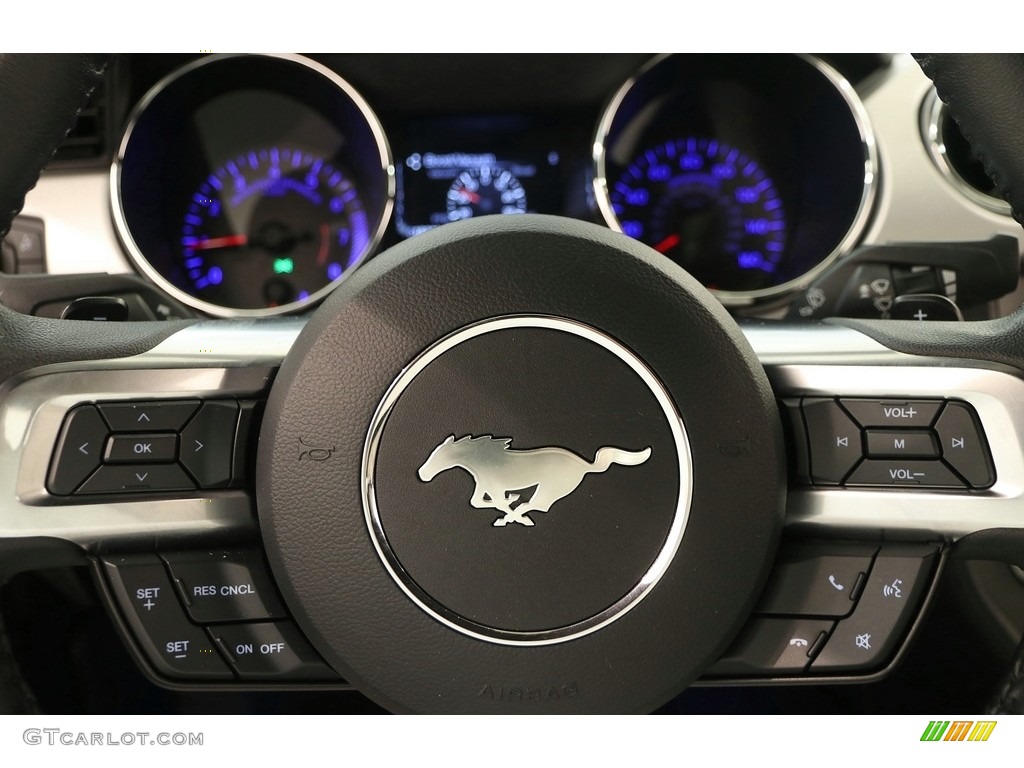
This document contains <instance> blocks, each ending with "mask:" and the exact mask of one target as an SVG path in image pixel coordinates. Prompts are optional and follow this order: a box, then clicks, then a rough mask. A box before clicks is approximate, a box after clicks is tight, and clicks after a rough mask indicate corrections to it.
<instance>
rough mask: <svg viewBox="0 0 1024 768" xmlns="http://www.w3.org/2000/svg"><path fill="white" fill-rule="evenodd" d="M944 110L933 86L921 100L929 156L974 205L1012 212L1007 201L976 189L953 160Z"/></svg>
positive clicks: (1007, 214) (998, 211)
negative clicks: (944, 120)
mask: <svg viewBox="0 0 1024 768" xmlns="http://www.w3.org/2000/svg"><path fill="white" fill-rule="evenodd" d="M945 113H946V105H945V104H944V103H943V102H942V99H940V98H939V94H938V93H936V91H935V88H931V89H930V90H929V91H928V94H927V95H926V96H925V97H924V101H923V102H922V103H921V138H922V139H923V140H924V143H925V146H926V147H927V148H928V156H929V157H931V159H932V163H934V165H935V167H936V168H937V169H938V171H939V173H941V174H942V177H943V179H945V180H946V181H947V182H948V183H949V184H951V185H952V186H953V187H954V188H955V189H956V191H957V192H959V193H960V194H961V195H963V196H964V197H966V198H967V199H968V200H970V201H971V202H972V203H974V204H975V205H980V206H981V207H982V208H984V209H985V210H987V211H991V212H992V213H998V214H1000V215H1002V216H1012V215H1013V214H1012V211H1011V210H1010V204H1009V203H1008V202H1006V201H1005V200H1003V199H1001V198H998V197H993V196H992V195H986V194H985V193H984V192H982V191H981V190H978V189H975V188H974V187H973V186H971V184H969V183H968V182H967V180H966V179H964V177H963V176H961V175H960V173H959V172H958V171H957V169H956V168H955V167H954V166H953V163H952V162H950V159H949V155H948V154H947V152H946V139H945V136H944V135H943V130H942V118H943V117H944V116H945Z"/></svg>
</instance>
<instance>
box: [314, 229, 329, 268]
mask: <svg viewBox="0 0 1024 768" xmlns="http://www.w3.org/2000/svg"><path fill="white" fill-rule="evenodd" d="M330 237H331V227H330V225H328V224H321V225H320V248H319V250H318V251H317V253H316V263H317V264H319V265H320V266H323V265H324V264H326V263H327V254H328V252H329V251H330V249H331V243H330Z"/></svg>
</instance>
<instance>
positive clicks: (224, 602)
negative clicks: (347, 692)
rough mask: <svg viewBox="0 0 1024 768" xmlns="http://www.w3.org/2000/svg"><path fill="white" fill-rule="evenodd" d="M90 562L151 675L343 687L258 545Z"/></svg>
mask: <svg viewBox="0 0 1024 768" xmlns="http://www.w3.org/2000/svg"><path fill="white" fill-rule="evenodd" d="M97 572H98V575H99V576H100V578H101V580H102V581H103V582H104V583H105V584H106V585H107V586H108V587H109V588H108V589H107V590H106V591H105V594H107V595H109V597H110V598H111V599H112V600H113V603H114V608H115V610H116V613H117V614H118V615H119V616H121V617H122V618H123V619H124V621H123V622H122V627H123V629H124V630H125V632H126V633H127V635H128V639H129V641H130V643H131V645H132V646H133V647H134V648H135V649H136V650H137V652H138V655H139V656H140V657H141V658H142V659H144V660H145V662H146V664H145V665H144V668H146V669H147V671H148V672H150V674H151V675H152V676H153V677H154V679H155V680H156V681H157V682H165V683H168V684H173V685H176V686H181V685H183V684H188V686H189V687H200V688H201V687H203V686H208V685H210V684H217V685H218V686H221V687H223V686H224V685H232V686H240V685H246V684H248V685H252V684H258V685H260V686H268V685H269V686H275V685H282V684H283V685H291V686H295V685H302V684H307V683H310V682H317V683H323V684H327V685H330V686H332V687H339V686H340V687H348V686H347V683H345V681H343V680H342V679H341V678H340V677H338V674H337V673H336V672H335V671H334V670H333V669H331V668H330V667H329V666H328V665H327V664H326V663H325V662H324V661H323V659H321V658H320V656H319V655H318V654H317V652H316V651H315V650H314V649H313V647H312V646H311V645H310V644H309V641H307V640H306V638H305V637H304V636H303V634H302V632H301V631H300V630H299V628H298V627H297V626H296V625H295V624H294V622H292V621H291V617H290V616H289V614H288V611H287V609H286V608H285V605H284V603H283V602H282V600H281V599H280V597H279V595H278V591H277V587H276V585H275V584H274V582H273V579H272V577H271V574H270V571H269V569H268V568H267V566H266V563H265V561H264V559H263V553H262V552H261V551H259V550H256V549H232V550H192V551H174V552H162V553H160V554H156V553H149V554H133V555H111V556H107V557H105V558H103V559H102V560H100V561H98V562H97Z"/></svg>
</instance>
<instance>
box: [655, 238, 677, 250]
mask: <svg viewBox="0 0 1024 768" xmlns="http://www.w3.org/2000/svg"><path fill="white" fill-rule="evenodd" d="M677 245H679V235H676V234H671V235H669V236H668V237H666V238H665V239H664V240H662V241H661V242H660V243H658V244H657V245H656V246H654V250H656V251H657V252H658V253H668V252H669V251H670V250H672V249H673V248H675V247H676V246H677Z"/></svg>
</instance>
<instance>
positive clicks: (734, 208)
mask: <svg viewBox="0 0 1024 768" xmlns="http://www.w3.org/2000/svg"><path fill="white" fill-rule="evenodd" d="M609 196H610V198H611V202H612V210H614V211H615V215H616V216H618V218H619V222H620V224H621V226H622V231H623V232H624V233H626V234H627V235H629V236H630V237H633V238H636V239H637V240H642V241H643V242H645V243H647V244H648V245H650V246H652V247H653V248H654V249H655V250H657V251H660V252H661V253H663V254H665V255H666V256H668V257H669V258H671V259H672V260H673V261H675V262H676V263H678V264H680V265H681V266H682V267H684V268H685V269H686V270H688V271H689V272H690V273H691V274H693V275H694V277H696V278H697V279H698V280H700V281H701V282H702V283H704V284H705V285H706V286H708V287H709V288H712V289H718V288H726V289H728V290H751V289H757V288H761V287H763V285H764V284H765V283H766V282H767V279H766V276H768V275H771V274H772V273H774V272H775V271H776V270H777V269H778V265H779V262H780V261H781V259H782V254H783V252H784V251H785V248H786V218H785V212H784V210H783V202H782V199H781V197H780V196H779V193H778V192H777V191H776V189H775V185H774V183H773V182H772V180H771V179H770V178H768V176H767V175H766V174H765V172H764V171H763V170H762V168H761V166H760V165H758V163H757V162H756V161H754V160H752V159H750V158H749V157H748V156H747V155H745V154H743V153H742V152H740V151H739V150H738V149H735V148H733V147H731V146H729V145H728V144H725V143H724V142H720V141H717V140H715V139H706V138H697V137H689V138H685V139H677V140H674V141H667V142H665V143H663V144H659V145H658V146H655V147H652V148H650V149H647V150H645V151H643V152H641V153H640V154H639V155H638V156H637V157H636V158H635V159H634V160H633V161H632V162H631V163H630V164H629V165H628V166H627V167H626V169H625V171H624V172H623V173H622V174H621V175H620V176H619V178H618V179H617V180H616V181H614V182H613V183H612V185H611V189H610V192H609Z"/></svg>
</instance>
